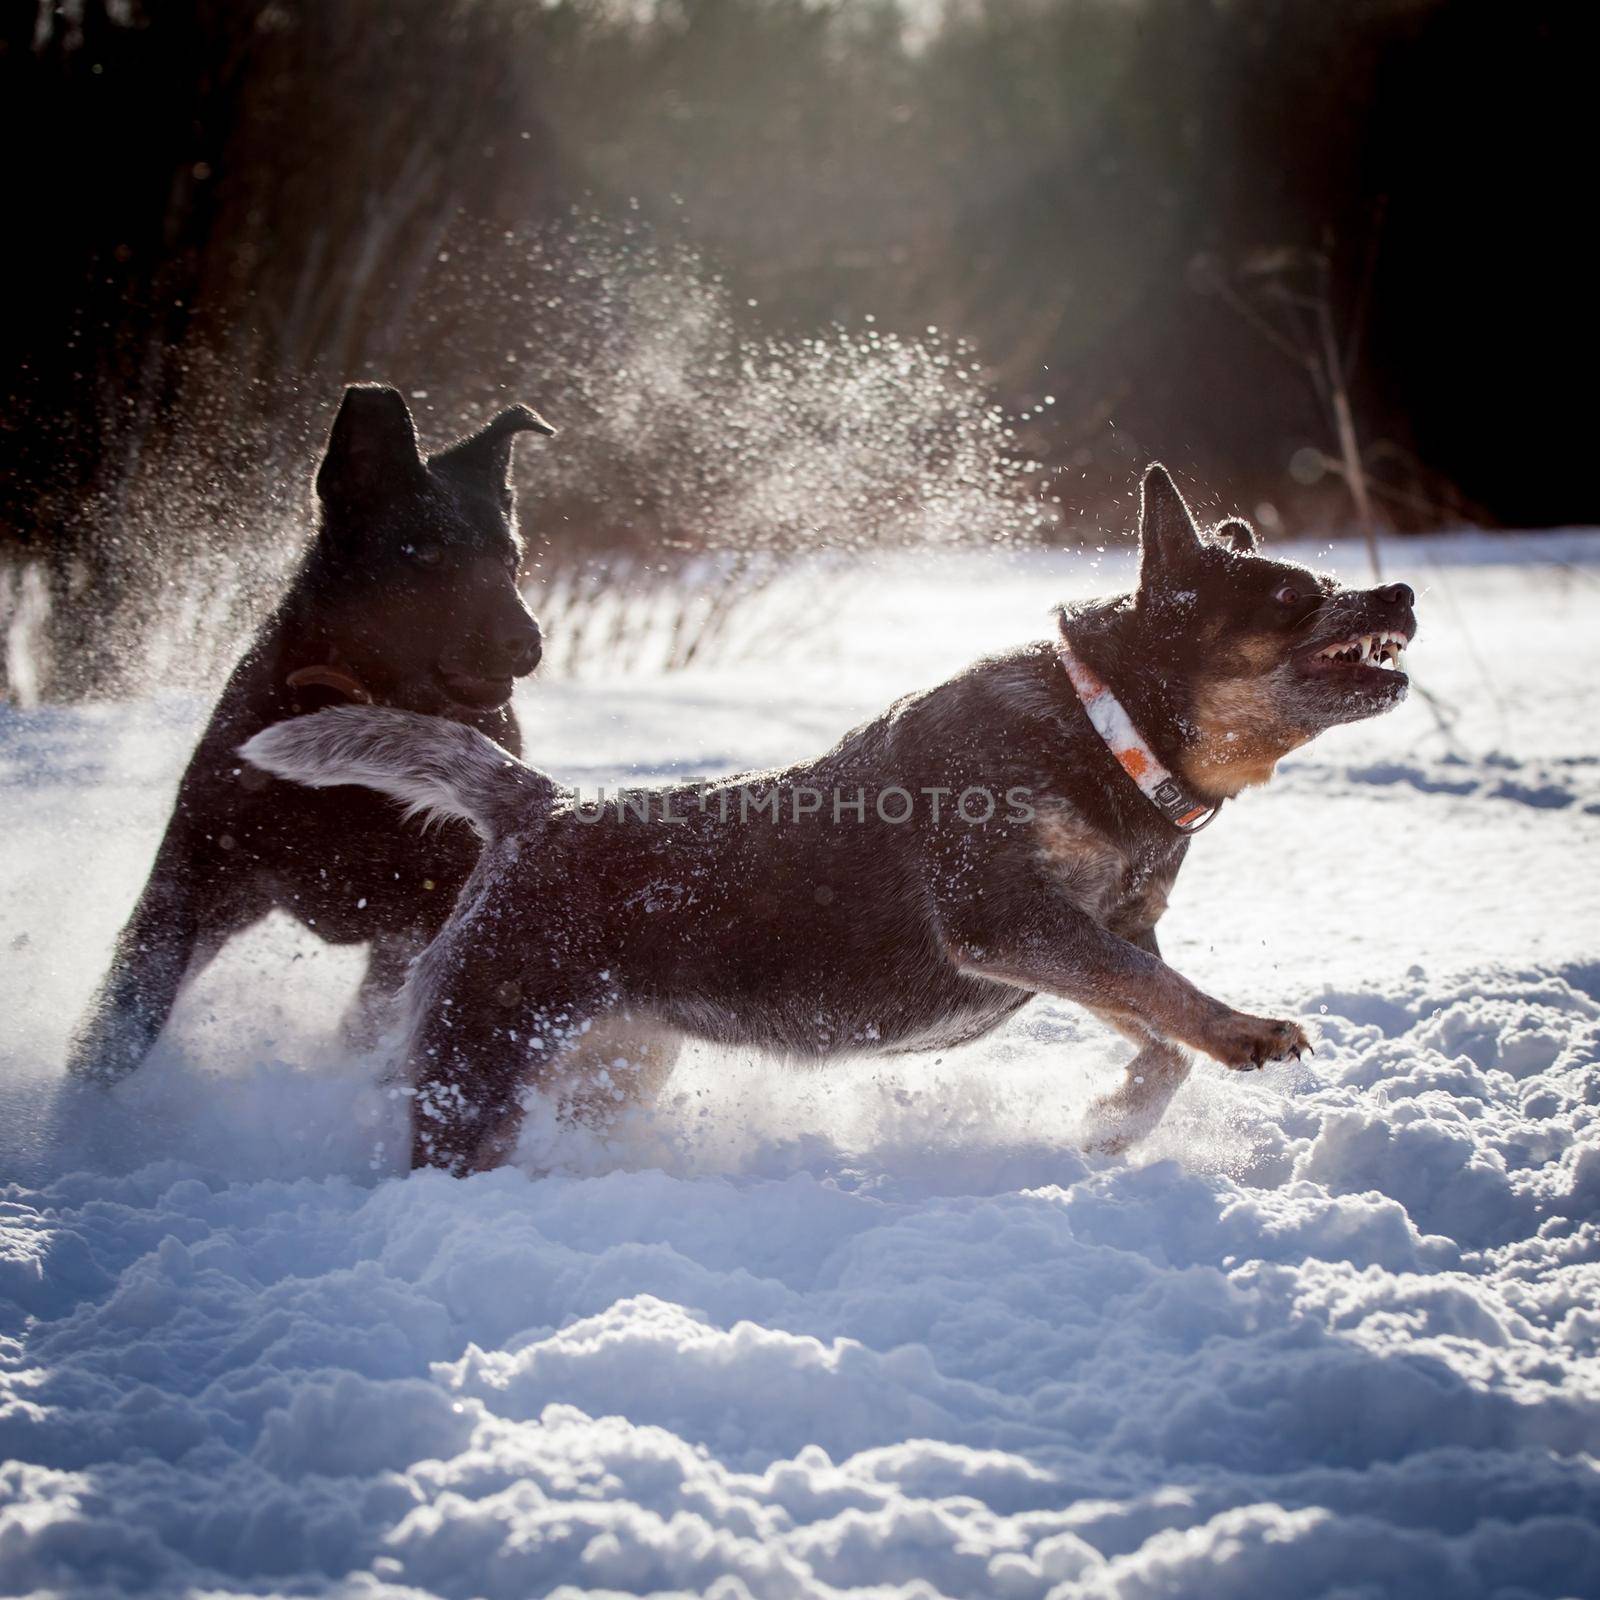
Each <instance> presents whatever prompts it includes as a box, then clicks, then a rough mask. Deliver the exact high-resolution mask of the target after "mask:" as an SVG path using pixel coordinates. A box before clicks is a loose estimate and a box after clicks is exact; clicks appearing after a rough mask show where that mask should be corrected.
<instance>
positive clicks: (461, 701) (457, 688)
mask: <svg viewBox="0 0 1600 1600" xmlns="http://www.w3.org/2000/svg"><path fill="white" fill-rule="evenodd" d="M437 676H438V679H439V685H440V687H441V688H442V689H443V690H444V692H445V693H446V694H447V695H449V696H450V698H451V699H452V700H454V701H455V703H456V704H457V705H458V706H468V707H470V708H471V709H472V710H474V711H494V710H496V709H497V708H499V707H500V706H503V705H504V704H505V703H506V701H508V700H509V699H510V698H511V685H512V682H513V680H512V679H511V678H510V677H509V676H507V677H503V678H485V677H480V676H479V675H478V674H476V673H472V672H447V671H446V670H445V669H444V668H443V667H440V668H439V669H438V674H437Z"/></svg>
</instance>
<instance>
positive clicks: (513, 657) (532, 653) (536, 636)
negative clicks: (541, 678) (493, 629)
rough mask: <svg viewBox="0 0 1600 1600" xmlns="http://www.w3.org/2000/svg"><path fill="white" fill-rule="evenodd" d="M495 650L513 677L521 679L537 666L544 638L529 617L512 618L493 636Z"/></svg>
mask: <svg viewBox="0 0 1600 1600" xmlns="http://www.w3.org/2000/svg"><path fill="white" fill-rule="evenodd" d="M494 644H495V649H496V650H497V651H498V652H499V655H500V659H501V661H502V662H504V663H505V668H506V671H508V672H509V673H511V674H512V676H513V677H518V678H523V677H526V676H527V675H528V673H530V672H532V671H533V669H534V668H535V667H536V666H538V665H539V657H540V656H542V655H543V654H544V636H543V635H542V634H541V633H540V631H539V624H538V623H537V622H535V621H534V619H533V618H532V617H530V616H527V615H523V616H520V617H515V618H512V619H511V620H510V621H508V622H507V623H506V624H505V625H503V626H502V627H501V628H500V629H499V630H498V632H497V633H496V635H495V641H494Z"/></svg>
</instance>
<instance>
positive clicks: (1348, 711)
mask: <svg viewBox="0 0 1600 1600" xmlns="http://www.w3.org/2000/svg"><path fill="white" fill-rule="evenodd" d="M1140 538H1141V546H1142V557H1141V568H1140V575H1139V586H1138V588H1137V590H1136V591H1135V592H1134V593H1133V594H1131V595H1123V596H1120V597H1118V598H1115V599H1112V600H1108V601H1100V602H1096V603H1093V604H1090V605H1087V606H1083V607H1079V608H1077V609H1075V610H1073V611H1071V612H1067V613H1064V614H1063V616H1062V620H1061V637H1060V638H1059V639H1057V640H1054V641H1051V642H1049V643H1046V644H1040V645H1035V646H1032V647H1029V648H1027V649H1024V650H1020V651H1016V652H1014V653H1012V654H1009V655H1004V656H999V657H997V658H994V659H992V660H988V661H983V662H980V663H979V664H978V665H977V666H975V667H973V668H971V669H969V670H968V671H967V672H964V673H962V674H961V675H960V676H959V677H957V678H954V679H953V680H951V681H950V682H949V683H946V684H944V685H942V686H940V687H939V688H936V689H931V690H928V691H927V692H926V693H923V694H917V695H912V696H909V697H908V698H906V699H905V700H902V701H900V702H899V703H898V704H897V705H895V706H893V707H892V708H891V709H890V710H889V711H888V712H886V713H885V714H884V715H883V716H881V717H879V718H877V719H876V720H874V721H872V722H869V723H867V724H866V725H865V726H863V727H861V728H858V729H857V730H856V731H855V732H854V733H852V734H850V735H849V736H848V737H847V738H846V739H845V740H844V741H843V742H842V743H841V744H839V745H838V746H837V747H836V748H835V749H834V750H832V751H831V752H830V753H829V754H827V755H825V756H823V757H822V758H821V759H820V760H817V761H813V762H809V763H806V764H804V765H800V766H795V767H791V768H788V769H787V770H785V771H781V772H768V773H760V774H755V775H750V776H745V777H741V778H732V779H728V780H725V781H719V782H716V783H712V784H707V785H703V786H686V787H682V788H678V789H668V790H654V791H646V790H640V791H634V792H632V793H631V794H627V795H625V796H624V797H623V799H622V801H621V802H620V803H618V804H617V805H616V806H615V807H603V808H601V810H600V811H599V812H598V813H596V812H595V811H594V809H593V808H589V809H588V810H585V808H584V807H582V806H580V805H578V804H576V803H575V800H574V797H573V796H572V795H571V794H569V793H566V792H564V791H562V790H560V789H558V788H557V787H556V785H555V784H554V783H553V782H551V780H550V779H549V778H547V777H545V776H544V775H543V774H542V773H538V772H535V771H534V770H533V769H532V768H529V767H525V766H523V765H522V763H521V762H519V761H514V760H512V759H511V758H510V757H509V756H507V754H506V753H505V752H504V751H503V750H499V749H497V748H496V747H495V746H494V745H493V744H491V743H490V742H489V741H488V740H487V739H484V738H483V737H481V736H480V735H478V734H476V733H474V732H472V731H471V730H469V729H466V728H462V727H459V726H453V725H451V724H449V723H446V722H440V721H437V720H434V719H432V718H427V717H416V716H410V715H407V714H406V713H404V712H395V711H380V710H356V709H345V708H341V709H337V710H331V711H325V712H322V713H321V714H319V715H317V716H314V717H304V718H300V719H299V720H297V721H294V722H287V723H283V724H280V725H279V726H277V727H275V728H270V729H268V730H266V731H265V732H264V733H261V734H258V735H257V736H256V737H255V738H254V739H252V740H251V741H250V743H249V744H248V745H246V746H245V748H244V754H245V756H246V757H247V758H248V759H249V760H250V761H252V762H255V763H256V764H257V765H259V766H261V767H264V768H265V769H266V770H268V771H270V772H273V773H275V774H277V775H279V776H281V777H288V778H294V779H297V780H298V781H300V782H302V783H309V784H317V785H323V784H349V783H361V784H367V785H369V786H371V787H373V788H376V789H380V790H382V791H383V792H385V793H387V794H390V795H392V796H394V797H395V798H397V799H399V800H402V801H405V802H406V803H408V804H409V805H410V807H411V808H412V810H413V811H414V812H415V811H432V812H434V813H437V814H442V815H445V816H449V817H455V818H465V819H467V820H468V821H470V822H471V823H472V824H473V826H474V827H475V828H476V829H477V830H478V832H479V834H480V835H481V836H482V837H483V839H484V840H485V841H486V845H485V849H484V852H483V855H482V857H481V858H480V860H479V863H478V866H477V868H476V870H475V871H474V873H473V875H472V877H471V879H470V880H469V881H468V883H467V886H466V888H465V890H464V891H463V893H462V896H461V900H460V903H459V905H458V907H457V909H456V914H455V916H454V917H453V918H452V919H451V920H450V922H449V923H448V924H447V925H446V926H445V928H444V930H443V931H442V932H441V933H440V935H439V937H438V938H437V939H436V940H435V941H434V943H433V944H432V945H431V946H430V947H429V948H428V950H427V951H426V952H425V953H424V954H423V955H422V956H421V957H420V959H419V960H418V962H417V965H416V967H415V968H414V969H413V973H412V976H411V979H410V982H409V986H408V1002H409V1004H410V1006H411V1008H412V1012H413V1017H412V1036H411V1046H410V1056H409V1065H410V1068H411V1071H412V1073H413V1074H414V1079H415V1084H416V1096H417V1098H416V1120H415V1128H414V1146H413V1157H414V1159H415V1160H416V1161H417V1162H418V1163H419V1164H421V1163H433V1164H437V1165H441V1166H445V1167H448V1168H450V1169H452V1170H455V1171H465V1170H469V1169H471V1168H473V1167H480V1166H484V1165H488V1164H491V1163H493V1162H494V1161H495V1160H497V1159H500V1158H501V1157H503V1155H504V1153H505V1152H506V1150H507V1148H508V1147H509V1144H510V1142H511V1141H512V1139H513V1138H514V1135H515V1130H516V1125H517V1120H518V1117H519V1115H520V1099H521V1094H522V1091H523V1089H524V1087H525V1086H528V1085H536V1086H537V1087H539V1088H541V1089H543V1090H544V1091H546V1092H547V1093H548V1094H550V1095H551V1096H552V1097H554V1098H555V1099H556V1100H557V1101H558V1102H560V1103H561V1104H562V1105H563V1106H564V1107H565V1108H566V1110H567V1111H568V1113H569V1114H572V1115H576V1116H580V1117H586V1118H589V1119H593V1118H595V1117H596V1116H597V1115H600V1114H602V1113H603V1112H604V1111H605V1110H606V1109H607V1108H608V1107H611V1106H614V1105H616V1104H617V1103H618V1102H620V1101H622V1100H625V1099H628V1098H631V1097H633V1096H634V1095H636V1094H638V1093H640V1092H643V1091H644V1090H645V1089H646V1088H648V1086H649V1084H650V1082H651V1081H652V1080H654V1079H656V1078H658V1077H659V1076H660V1075H661V1074H662V1073H663V1072H664V1071H665V1070H666V1069H667V1068H668V1067H670V1065H671V1062H672V1060H673V1057H674V1055H675V1053H676V1050H677V1045H678V1042H679V1041H680V1040H682V1039H684V1038H686V1037H687V1038H700V1039H709V1040H712V1041H715V1042H719V1043H723V1044H732V1045H738V1046H744V1047H755V1048H759V1049H763V1050H770V1051H776V1052H778V1053H780V1054H783V1055H787V1056H790V1057H793V1058H798V1059H810V1060H821V1059H825V1058H828V1057H833V1056H839V1055H843V1054H850V1053H862V1052H868V1051H874V1052H875V1051H893V1050H929V1049H938V1048H944V1047H948V1046H951V1045H955V1044H959V1043H962V1042H965V1041H967V1040H970V1039H975V1038H977V1037H979V1036H980V1035H981V1034H984V1033H986V1032H987V1031H989V1030H990V1029H991V1028H993V1027H995V1026H996V1025H997V1024H998V1023H1000V1022H1001V1021H1002V1020H1004V1019H1005V1018H1006V1017H1009V1016H1010V1015H1011V1014H1012V1013H1013V1012H1015V1011H1016V1010H1017V1009H1018V1008H1019V1007H1021V1006H1023V1005H1025V1004H1026V1003H1027V1001H1028V1000H1029V999H1031V998H1032V997H1033V995H1035V994H1039V993H1045V994H1052V995H1058V996H1060V997H1062V998H1064V999H1067V1000H1073V1001H1076V1002H1077V1003H1079V1004H1080V1005H1083V1006H1086V1007H1087V1008H1088V1009H1089V1010H1091V1011H1093V1012H1094V1013H1095V1014H1096V1015H1097V1016H1099V1017H1101V1018H1102V1019H1103V1020H1105V1021H1106V1022H1108V1023H1110V1024H1111V1025H1112V1026H1114V1027H1116V1028H1118V1029H1120V1030H1121V1031H1122V1032H1124V1033H1125V1034H1127V1035H1128V1036H1129V1037H1130V1038H1132V1039H1133V1040H1134V1042H1135V1043H1136V1044H1137V1046H1138V1053H1137V1055H1135V1057H1134V1058H1133V1060H1132V1062H1131V1063H1130V1064H1129V1067H1128V1073H1127V1080H1126V1082H1125V1084H1124V1086H1123V1087H1122V1088H1121V1089H1120V1090H1119V1091H1118V1092H1117V1093H1116V1094H1114V1095H1112V1096H1110V1097H1109V1098H1108V1099H1107V1100H1106V1101H1103V1102H1101V1104H1100V1106H1099V1107H1098V1111H1097V1122H1098V1128H1097V1129H1096V1130H1093V1133H1092V1136H1093V1137H1094V1138H1095V1140H1096V1142H1097V1143H1099V1144H1100V1145H1102V1146H1103V1147H1108V1148H1117V1147H1120V1146H1121V1145H1123V1144H1126V1143H1127V1142H1128V1141H1129V1140H1131V1139H1132V1138H1135V1137H1138V1136H1139V1135H1141V1134H1142V1133H1144V1132H1147V1131H1148V1130H1149V1129H1150V1128H1151V1127H1153V1126H1154V1125H1155V1123H1156V1121H1157V1120H1158V1119H1159V1117H1160V1115H1161V1113H1162V1111H1163V1110H1164V1109H1165V1107H1166V1105H1167V1102H1168V1101H1169V1100H1170V1099H1171V1097H1172V1095H1173V1094H1174V1093H1175V1092H1176V1090H1177V1088H1178V1086H1179V1085H1180V1084H1181V1083H1182V1082H1183V1080H1184V1078H1185V1076H1186V1075H1187V1073H1188V1071H1189V1056H1188V1053H1187V1051H1188V1049H1189V1048H1193V1049H1197V1050H1201V1051H1204V1052H1205V1053H1206V1054H1208V1055H1210V1056H1213V1057H1215V1058H1216V1059H1217V1060H1219V1061H1221V1062H1223V1063H1225V1064H1226V1065H1227V1066H1229V1067H1235V1068H1251V1067H1258V1066H1260V1065H1262V1064H1263V1063H1264V1062H1266V1061H1273V1060H1281V1059H1283V1058H1285V1057H1287V1056H1291V1055H1298V1054H1299V1053H1300V1052H1301V1051H1302V1050H1304V1049H1305V1048H1306V1047H1307V1043H1308V1041H1307V1039H1306V1036H1305V1034H1304V1033H1303V1032H1302V1031H1301V1029H1300V1028H1299V1027H1298V1026H1297V1025H1296V1024H1294V1023H1293V1022H1288V1021H1282V1020H1276V1019H1273V1018H1268V1017H1259V1016H1251V1015H1249V1014H1247V1013H1244V1012H1240V1011H1236V1010H1234V1009H1233V1007H1231V1006H1228V1005H1225V1004H1224V1003H1223V1002H1221V1001H1219V1000H1215V999H1212V998H1211V997H1210V996H1209V995H1206V994H1203V993H1202V992H1201V991H1200V990H1199V989H1197V988H1195V986H1194V985H1193V984H1191V983H1189V982H1188V981H1187V980H1186V979H1185V978H1183V977H1181V976H1180V975H1179V974H1178V973H1177V972H1175V971H1174V970H1173V969H1172V968H1171V967H1169V966H1167V965H1166V963H1165V962H1163V961H1162V959H1161V957H1160V953H1159V950H1158V948H1157V945H1156V937H1155V926H1156V922H1157V921H1158V919H1159V918H1160V916H1161V914H1162V912H1163V911H1164V909H1165V908H1166V901H1167V893H1168V890H1169V889H1170V887H1171V885H1172V881H1173V878H1174V877H1175V875H1176V874H1177V871H1178V868H1179V866H1180V864H1181V863H1182V861H1183V858H1184V855H1185V852H1186V851H1187V849H1188V846H1189V838H1190V835H1191V833H1193V832H1194V831H1197V830H1198V828H1199V827H1200V826H1203V825H1204V824H1205V822H1206V821H1208V820H1209V819H1210V817H1211V816H1213V815H1214V814H1215V811H1216V809H1217V807H1219V806H1220V805H1221V804H1222V803H1223V801H1224V800H1226V799H1227V798H1228V797H1229V796H1231V795H1233V794H1236V793H1237V792H1238V791H1239V790H1240V789H1241V788H1242V787H1244V786H1245V785H1247V784H1252V783H1262V782H1265V781H1266V779H1267V778H1268V777H1270V776H1271V774H1272V770H1273V767H1274V764H1275V763H1276V762H1277V760H1278V758H1279V757H1280V756H1282V755H1283V754H1284V753H1285V752H1287V751H1289V750H1292V749H1293V748H1295V747H1296V746H1297V745H1300V744H1303V743H1304V742H1305V741H1306V740H1308V739H1310V738H1312V737H1313V736H1314V735H1316V734H1317V733H1319V732H1321V731H1322V730H1323V729H1325V728H1329V727H1331V726H1333V725H1334V724H1336V723H1340V722H1351V721H1355V720H1358V719H1360V718H1362V717H1369V716H1372V715H1375V714H1376V713H1378V712H1380V711H1385V710H1387V709H1389V707H1391V706H1393V705H1395V704H1396V703H1397V702H1398V701H1399V700H1400V699H1401V698H1402V697H1403V696H1404V694H1405V691H1406V686H1407V680H1406V677H1405V675H1404V673H1403V672H1401V671H1400V670H1399V665H1398V660H1399V652H1400V650H1401V648H1402V647H1403V645H1404V644H1405V643H1406V642H1407V641H1408V640H1409V639H1410V638H1411V636H1412V634H1413V633H1414V632H1415V628H1416V622H1415V618H1414V616H1413V614H1412V599H1413V597H1412V593H1411V591H1410V589H1408V588H1407V587H1406V586H1405V585H1404V584H1392V585H1390V586H1388V587H1387V588H1380V589H1369V590H1345V591H1341V590H1339V589H1338V587H1337V586H1336V585H1335V584H1334V583H1333V581H1332V580H1331V579H1327V578H1322V577H1318V576H1316V575H1315V574H1313V573H1310V572H1307V571H1306V570H1304V569H1303V568H1301V567H1296V566H1291V565H1288V564H1286V563H1283V562H1278V561H1271V560H1267V559H1265V558H1264V557H1262V556H1259V555H1257V554H1256V553H1255V551H1254V538H1253V535H1252V534H1251V532H1250V530H1249V528H1248V527H1247V526H1246V525H1245V524H1243V523H1239V522H1228V523H1224V524H1223V525H1221V527H1219V528H1217V529H1214V530H1212V532H1211V533H1210V534H1209V535H1202V534H1201V532H1200V531H1199V530H1198V529H1197V528H1196V527H1195V525H1194V523H1193V521H1192V519H1191V518H1190V515H1189V512H1188V508H1187V507H1186V506H1185V505H1184V503H1183V500H1182V498H1181V497H1180V496H1179V494H1178V491H1177V489H1176V488H1175V487H1174V486H1173V484H1172V481H1171V480H1170V479H1169V478H1168V477H1167V475H1166V474H1165V473H1164V472H1163V471H1162V470H1161V469H1160V468H1159V467H1154V468H1152V469H1151V470H1150V472H1149V473H1148V474H1147V475H1146V478H1145V483H1144V493H1143V502H1142V506H1141V514H1140ZM341 792H342V791H341Z"/></svg>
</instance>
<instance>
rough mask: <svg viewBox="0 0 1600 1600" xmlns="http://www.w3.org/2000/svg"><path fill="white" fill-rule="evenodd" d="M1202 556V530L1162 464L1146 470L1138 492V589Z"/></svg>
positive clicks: (1156, 462) (1152, 583) (1151, 466)
mask: <svg viewBox="0 0 1600 1600" xmlns="http://www.w3.org/2000/svg"><path fill="white" fill-rule="evenodd" d="M1199 553H1200V530H1199V529H1198V528H1196V527H1195V525H1194V518H1193V517H1191V516H1190V515H1189V508H1188V506H1186V505H1185V504H1184V503H1183V496H1182V495H1181V494H1179V493H1178V486H1177V484H1175V483H1174V482H1173V481H1172V478H1171V475H1170V474H1169V473H1168V472H1167V469H1166V468H1165V467H1164V466H1162V465H1161V463H1160V462H1159V461H1153V462H1151V463H1150V465H1149V466H1148V467H1146V468H1145V474H1144V483H1143V484H1142V485H1141V486H1140V489H1139V587H1140V588H1141V589H1145V588H1152V587H1155V586H1156V585H1158V584H1159V583H1160V581H1161V579H1162V577H1163V575H1165V574H1168V573H1174V572H1178V571H1180V570H1181V569H1182V568H1184V567H1186V566H1187V565H1188V564H1189V561H1190V559H1191V558H1192V557H1194V556H1197V555H1198V554H1199Z"/></svg>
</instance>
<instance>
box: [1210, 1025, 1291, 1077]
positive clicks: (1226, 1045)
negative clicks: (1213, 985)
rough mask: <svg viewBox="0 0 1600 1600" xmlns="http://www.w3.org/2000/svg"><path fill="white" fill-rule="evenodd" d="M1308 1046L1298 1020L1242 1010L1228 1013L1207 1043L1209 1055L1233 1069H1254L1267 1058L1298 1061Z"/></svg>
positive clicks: (1262, 1064) (1251, 1070)
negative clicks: (1288, 1019)
mask: <svg viewBox="0 0 1600 1600" xmlns="http://www.w3.org/2000/svg"><path fill="white" fill-rule="evenodd" d="M1309 1049H1311V1040H1310V1039H1309V1038H1308V1037H1307V1035H1306V1031H1305V1029H1304V1028H1302V1027H1301V1026H1300V1024H1299V1023H1297V1022H1285V1021H1283V1020H1282V1019H1281V1018H1277V1017H1252V1016H1248V1015H1247V1014H1246V1013H1244V1012H1243V1011H1234V1012H1230V1013H1229V1015H1228V1016H1227V1018H1226V1019H1225V1020H1224V1021H1223V1022H1222V1023H1221V1024H1220V1025H1219V1026H1218V1027H1217V1029H1216V1030H1215V1032H1214V1033H1213V1035H1212V1038H1211V1040H1210V1042H1209V1043H1208V1044H1207V1045H1206V1053H1207V1054H1208V1055H1213V1056H1215V1057H1216V1058H1217V1060H1218V1061H1220V1062H1221V1063H1222V1064H1223V1065H1224V1066H1225V1067H1232V1068H1233V1070H1234V1071H1235V1072H1254V1071H1255V1070H1256V1068H1257V1067H1264V1066H1265V1065H1266V1064H1267V1063H1268V1062H1269V1061H1289V1060H1298V1059H1299V1058H1300V1057H1301V1056H1302V1055H1304V1054H1305V1052H1306V1051H1307V1050H1309Z"/></svg>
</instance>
